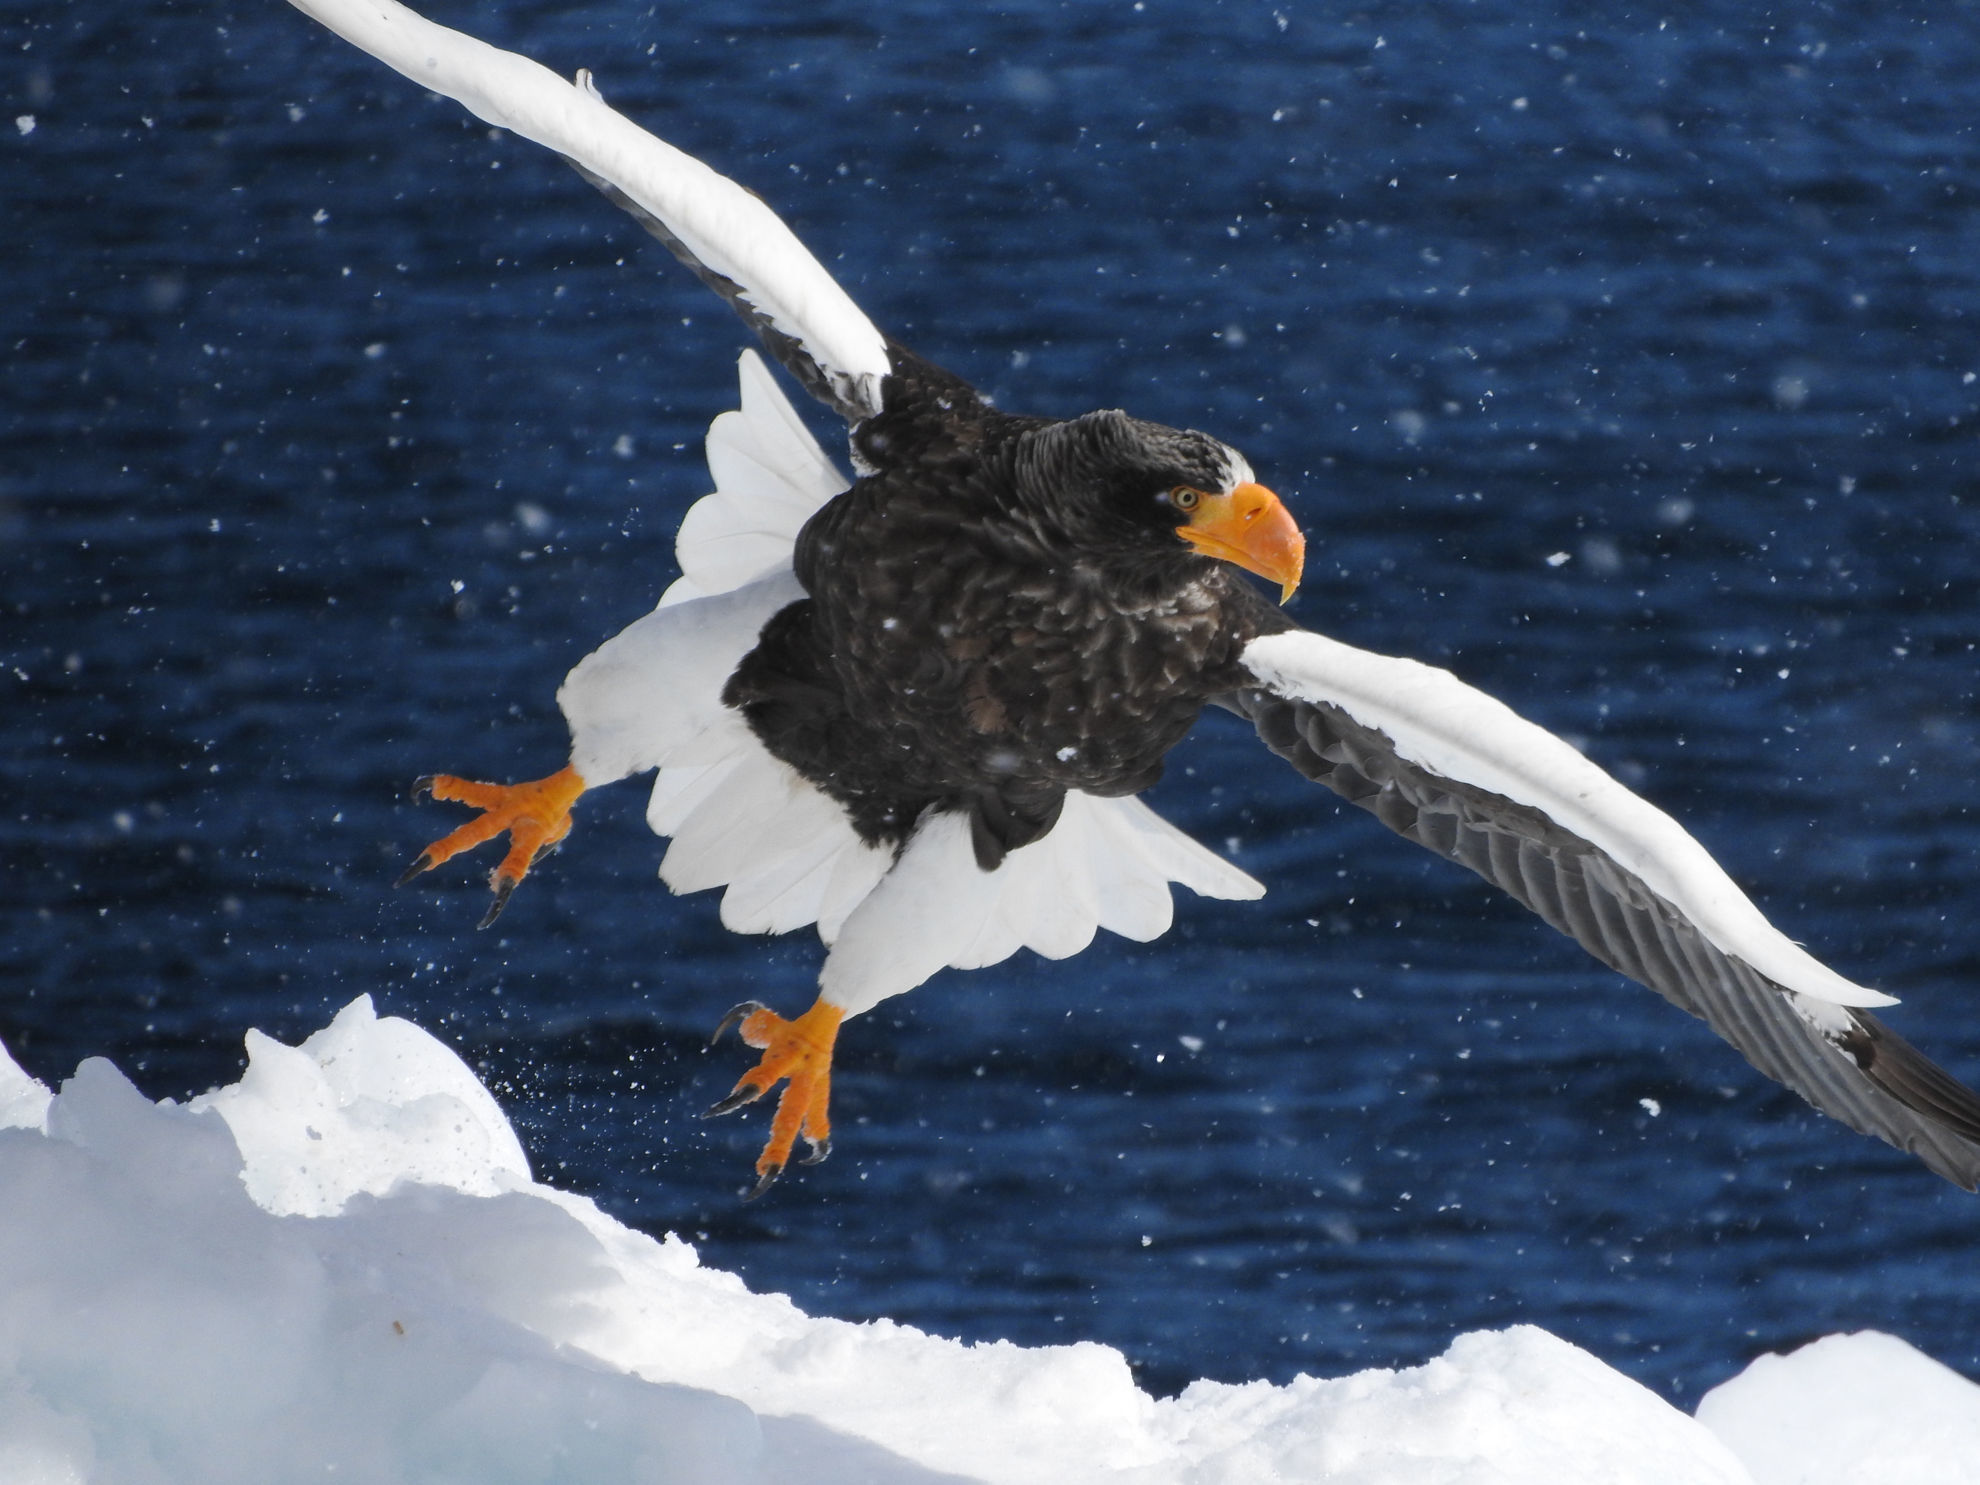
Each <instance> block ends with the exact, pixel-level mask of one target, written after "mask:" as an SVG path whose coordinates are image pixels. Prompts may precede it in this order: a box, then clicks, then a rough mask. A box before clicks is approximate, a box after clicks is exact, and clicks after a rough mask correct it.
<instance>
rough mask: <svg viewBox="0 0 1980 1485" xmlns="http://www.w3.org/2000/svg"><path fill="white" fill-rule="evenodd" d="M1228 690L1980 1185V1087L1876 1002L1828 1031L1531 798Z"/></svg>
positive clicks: (1280, 749) (1642, 968)
mask: <svg viewBox="0 0 1980 1485" xmlns="http://www.w3.org/2000/svg"><path fill="white" fill-rule="evenodd" d="M1224 701H1225V704H1226V705H1227V706H1229V707H1230V708H1231V709H1232V710H1234V711H1237V712H1239V713H1240V714H1241V715H1243V716H1245V717H1247V718H1249V719H1250V720H1251V722H1252V723H1253V724H1254V725H1255V726H1256V727H1257V728H1258V732H1259V736H1260V737H1261V738H1262V739H1263V740H1264V742H1265V744H1266V746H1267V747H1269V748H1271V750H1272V751H1273V752H1275V753H1277V754H1278V755H1279V756H1280V757H1282V758H1284V759H1286V760H1287V761H1288V762H1289V763H1291V764H1292V765H1293V767H1295V768H1297V769H1298V770H1299V771H1300V772H1301V773H1303V774H1305V775H1306V777H1308V778H1309V779H1312V780H1314V781H1315V782H1316V783H1321V784H1325V785H1326V786H1327V787H1328V788H1330V789H1332V790H1333V791H1334V792H1335V793H1337V794H1339V795H1340V796H1341V797H1342V798H1344V799H1346V800H1348V801H1349V802H1350V803H1352V804H1355V805H1358V806H1360V807H1361V808H1362V809H1365V810H1367V811H1368V812H1369V813H1371V814H1373V815H1374V816H1375V817H1376V818H1377V819H1379V820H1380V821H1382V823H1383V824H1385V825H1387V826H1388V827H1389V828H1390V829H1391V830H1394V831H1395V832H1396V833H1397V834H1399V835H1402V836H1404V837H1406V838H1408V839H1410V840H1413V841H1415V842H1417V843H1418V844H1419V845H1422V846H1425V847H1428V848H1429V849H1430V850H1432V851H1435V852H1436V853H1437V854H1438V855H1440V856H1443V857H1445V858H1446V859H1448V860H1451V861H1455V862H1457V863H1459V864H1460V865H1462V866H1467V867H1469V868H1470V869H1471V870H1472V871H1474V872H1476V873H1477V874H1478V875H1479V876H1481V877H1483V878H1484V879H1485V880H1486V881H1488V882H1490V883H1492V884H1493V885H1494V886H1496V887H1499V888H1501V889H1502V890H1504V891H1506V892H1508V893H1510V894H1511V895H1512V896H1513V897H1515V898H1517V899H1518V900H1519V901H1520V902H1521V903H1523V904H1524V905H1525V906H1527V907H1528V908H1531V909H1532V910H1533V911H1534V912H1535V913H1538V914H1539V915H1540V916H1541V917H1542V918H1544V919H1545V920H1546V921H1547V922H1548V923H1550V924H1551V925H1552V926H1553V927H1555V928H1557V929H1559V930H1560V931H1561V932H1562V933H1565V934H1567V935H1568V936H1569V937H1570V938H1572V939H1574V940H1575V941H1576V942H1577V943H1579V944H1580V945H1581V946H1582V947H1583V948H1585V949H1587V950H1588V951H1589V952H1590V953H1591V954H1593V955H1594V956H1595V957H1596V958H1597V959H1600V960H1601V961H1602V962H1603V963H1604V964H1607V965H1609V966H1610V967H1611V968H1613V969H1616V970H1618V971H1620V972H1621V973H1623V974H1625V975H1628V976H1629V977H1630V978H1631V979H1634V980H1637V981H1640V982H1641V983H1643V984H1645V985H1648V986H1649V987H1650V988H1651V989H1653V990H1655V991H1657V993H1658V994H1660V995H1662V996H1663V997H1664V998H1665V999H1667V1000H1669V1001H1671V1002H1672V1003H1673V1004H1674V1005H1677V1006H1679V1007H1681V1008H1682V1009H1684V1010H1686V1011H1689V1012H1690V1013H1691V1014H1692V1015H1694V1016H1697V1017H1699V1018H1700V1019H1702V1020H1703V1021H1705V1022H1706V1023H1707V1024H1708V1025H1710V1026H1711V1028H1712V1029H1713V1030H1714V1031H1716V1032H1718V1033H1719V1035H1720V1036H1722V1037H1724V1038H1725V1039H1726V1040H1727V1041H1729V1042H1731V1043H1732V1045H1733V1046H1734V1047H1736V1048H1738V1049H1739V1051H1740V1052H1741V1053H1743V1054H1744V1055H1745V1057H1746V1058H1747V1060H1748V1061H1750V1062H1751V1063H1752V1064H1753V1065H1754V1066H1755V1067H1757V1068H1759V1069H1760V1071H1761V1072H1763V1073H1765V1074H1767V1076H1768V1077H1770V1078H1774V1079H1776V1080H1777V1081H1779V1082H1781V1083H1785V1084H1786V1085H1787V1086H1788V1087H1790V1088H1792V1089H1794V1090H1795V1092H1797V1093H1799V1094H1800V1095H1801V1096H1802V1097H1803V1098H1806V1099H1807V1100H1808V1101H1809V1102H1810V1103H1812V1104H1814V1105H1815V1107H1817V1108H1818V1109H1821V1110H1822V1111H1823V1112H1825V1113H1827V1114H1830V1115H1832V1116H1833V1117H1835V1118H1837V1119H1840V1120H1841V1121H1842V1122H1843V1123H1845V1124H1847V1125H1849V1126H1850V1127H1851V1128H1852V1129H1855V1130H1858V1131H1859V1132H1861V1133H1864V1134H1872V1135H1875V1136H1877V1137H1878V1138H1879V1139H1882V1140H1885V1141H1887V1142H1888V1143H1890V1144H1892V1145H1895V1146H1896V1147H1897V1148H1899V1149H1901V1150H1906V1151H1909V1152H1910V1153H1911V1154H1913V1155H1916V1156H1917V1157H1918V1158H1919V1159H1920V1160H1922V1161H1924V1162H1925V1164H1926V1165H1928V1166H1929V1167H1931V1168H1932V1169H1933V1170H1934V1171H1936V1172H1938V1173H1939V1174H1940V1175H1942V1176H1944V1177H1945V1178H1946V1179H1947V1180H1949V1181H1952V1182H1954V1183H1956V1184H1957V1185H1960V1186H1963V1187H1965V1188H1966V1189H1967V1190H1969V1191H1972V1190H1975V1189H1976V1188H1980V1097H1977V1096H1976V1095H1975V1094H1974V1093H1973V1091H1972V1090H1970V1089H1968V1088H1967V1087H1965V1086H1964V1085H1963V1084H1961V1083H1960V1082H1958V1081H1957V1080H1956V1079H1954V1078H1953V1077H1952V1076H1951V1075H1949V1074H1948V1073H1946V1072H1945V1071H1944V1070H1943V1069H1941V1068H1939V1067H1938V1066H1936V1065H1935V1064H1934V1063H1932V1062H1931V1061H1930V1060H1929V1059H1927V1058H1926V1057H1925V1056H1924V1055H1923V1054H1921V1053H1920V1052H1918V1051H1917V1050H1916V1049H1915V1048H1914V1047H1912V1046H1911V1044H1910V1043H1908V1042H1906V1041H1905V1040H1904V1039H1903V1038H1902V1037H1900V1036H1898V1035H1897V1033H1895V1032H1894V1031H1892V1030H1891V1029H1890V1028H1889V1027H1887V1026H1885V1025H1884V1024H1883V1023H1882V1022H1881V1021H1879V1020H1877V1018H1876V1017H1875V1016H1872V1015H1871V1014H1869V1013H1868V1012H1867V1011H1863V1010H1859V1009H1852V1008H1843V1007H1837V1008H1835V1011H1836V1012H1840V1013H1841V1014H1842V1015H1843V1016H1846V1017H1847V1021H1848V1029H1847V1030H1846V1031H1844V1032H1842V1033H1841V1034H1840V1035H1835V1036H1832V1035H1830V1034H1828V1033H1825V1032H1824V1031H1823V1030H1822V1029H1820V1028H1819V1027H1817V1026H1816V1025H1814V1024H1813V1023H1812V1022H1811V1021H1810V1020H1809V1019H1808V1018H1807V1017H1805V1016H1803V1015H1802V1014H1801V1013H1800V1012H1799V1011H1798V1010H1796V1008H1795V1002H1794V999H1793V998H1792V994H1791V992H1789V991H1788V990H1786V989H1784V988H1783V987H1782V986H1780V985H1778V984H1776V983H1775V982H1774V981H1772V980H1770V979H1768V978H1767V977H1766V976H1764V975H1762V974H1760V973H1759V972H1758V971H1757V970H1755V969H1754V968H1753V967H1752V966H1750V965H1748V964H1745V963H1743V962H1742V961H1741V960H1739V959H1737V958H1735V957H1734V956H1732V955H1729V954H1727V953H1725V952H1723V951H1722V950H1720V949H1719V948H1717V947H1716V946H1714V945H1713V944H1712V943H1710V942H1709V941H1708V940H1707V939H1706V938H1705V937H1704V935H1703V934H1701V933H1700V932H1699V931H1698V930H1697V929H1696V928H1695V927H1694V926H1693V925H1692V924H1691V922H1690V921H1689V919H1687V918H1686V917H1685V916H1684V914H1682V913H1680V912H1679V911H1678V910H1677V909H1676V908H1674V907H1673V906H1672V905H1671V904H1670V903H1668V902H1666V901H1665V900H1664V899H1663V898H1661V897H1660V896H1658V895H1657V894H1656V893H1654V892H1652V891H1651V890H1650V889H1649V888H1648V887H1646V886H1645V885H1644V884H1643V882H1642V881H1641V880H1639V879H1638V878H1637V877H1636V876H1634V875H1633V874H1631V873H1630V872H1629V871H1627V870H1625V869H1624V868H1623V867H1622V866H1621V865H1619V864H1618V863H1617V862H1616V861H1615V860H1614V859H1613V858H1612V857H1610V856H1609V855H1607V854H1606V853H1604V852H1602V851H1600V850H1598V849H1597V848H1596V847H1594V846H1593V845H1590V844H1589V843H1588V842H1587V841H1585V840H1583V839H1581V838H1580V837H1579V836H1577V835H1575V834H1573V833H1572V832H1571V831H1568V830H1566V829H1564V828H1562V827H1561V826H1560V825H1559V824H1558V823H1557V822H1555V821H1554V820H1552V819H1550V818H1549V817H1548V816H1547V815H1546V814H1544V813H1543V812H1542V811H1540V810H1538V809H1535V808H1533V807H1531V806H1528V805H1522V804H1517V803H1515V802H1513V801H1511V800H1508V799H1505V798H1503V797H1501V796H1499V795H1496V794H1493V793H1490V792H1489V791H1487V790H1484V789H1480V788H1476V787H1474V786H1471V785H1467V784H1462V783H1458V782H1455V781H1453V780H1450V779H1446V778H1441V777H1439V776H1437V775H1436V774H1434V773H1432V772H1430V771H1429V770H1427V769H1425V768H1423V767H1421V766H1420V765H1417V764H1414V763H1410V762H1408V761H1406V760H1404V759H1402V758H1400V757H1398V756H1397V754H1396V752H1395V750H1394V748H1393V747H1392V746H1391V745H1390V744H1389V741H1388V739H1387V738H1385V737H1384V736H1383V735H1382V734H1381V733H1380V732H1377V731H1375V730H1374V729H1373V728H1370V727H1366V726H1363V725H1362V724H1360V723H1358V722H1356V721H1355V720H1354V719H1353V718H1351V717H1349V716H1348V715H1347V714H1346V713H1345V712H1344V711H1341V710H1340V709H1339V708H1336V707H1331V706H1327V705H1325V704H1322V703H1315V702H1310V701H1301V700H1291V699H1288V698H1285V697H1281V696H1277V695H1274V694H1272V693H1270V692H1267V691H1263V690H1248V691H1244V692H1240V693H1237V694H1235V695H1233V696H1231V697H1227V698H1224ZM1832 1014H1834V1012H1832Z"/></svg>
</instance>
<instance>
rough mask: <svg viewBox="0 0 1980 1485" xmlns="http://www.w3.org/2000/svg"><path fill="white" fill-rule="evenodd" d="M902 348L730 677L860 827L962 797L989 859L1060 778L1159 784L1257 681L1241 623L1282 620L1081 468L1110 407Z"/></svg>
mask: <svg viewBox="0 0 1980 1485" xmlns="http://www.w3.org/2000/svg"><path fill="white" fill-rule="evenodd" d="M896 362H897V364H899V365H901V366H902V370H901V372H900V373H899V374H897V375H896V376H894V377H891V378H889V380H888V384H887V389H886V402H887V409H888V410H887V412H886V413H884V414H882V415H881V416H880V417H878V418H874V419H871V420H869V421H868V422H866V423H864V424H862V425H861V426H860V428H859V430H858V431H857V433H856V434H855V436H854V448H855V450H856V452H857V453H858V455H859V457H860V459H861V462H862V463H863V464H864V465H866V466H867V468H868V471H869V472H867V473H865V474H864V475H863V476H862V477H861V478H860V479H859V480H858V481H856V482H855V483H854V485H853V486H852V488H851V489H849V490H847V491H846V492H845V493H844V494H842V495H840V496H838V497H837V498H836V499H834V500H833V501H831V502H830V503H829V504H828V505H826V506H825V507H824V508H823V509H822V510H820V511H819V513H818V514H817V515H816V516H814V517H813V518H812V520H811V522H810V523H809V525H807V526H806V528H805V530H804V533H803V535H802V537H801V538H800V540H799V542H798V549H797V556H796V568H797V575H798V580H799V581H800V582H801V583H802V584H803V586H804V589H805V591H806V592H807V593H808V594H809V595H810V596H809V598H807V599H806V600H804V601H802V602H799V603H796V604H793V605H791V606H790V607H789V608H786V609H785V610H784V611H782V612H781V613H779V614H778V615H776V617H775V618H773V619H772V620H771V622H770V623H769V624H768V625H767V626H766V627H765V629H764V631H763V634H762V637H761V639H760V641H759V643H758V645H757V647H756V649H755V650H754V651H752V652H751V653H750V654H749V655H748V656H747V657H746V658H745V659H744V660H743V662H742V664H741V665H740V666H739V667H738V668H737V671H736V674H735V676H734V677H733V678H732V679H731V681H730V683H729V686H728V689H727V692H726V693H725V697H724V699H725V700H726V701H728V703H729V704H730V705H732V706H736V707H739V708H740V709H741V710H742V711H743V713H744V715H745V716H746V717H747V718H748V719H749V721H750V723H751V725H752V727H753V728H754V730H755V731H756V733H757V735H758V736H759V737H760V738H762V740H763V742H764V743H765V745H766V746H767V747H768V748H769V749H770V751H771V752H773V753H774V754H776V755H777V756H778V757H779V758H782V759H783V760H784V761H785V762H787V763H789V764H790V765H791V766H792V767H794V768H795V769H797V771H798V772H799V773H800V774H802V775H803V776H804V777H805V778H806V779H808V780H810V781H811V782H812V783H814V784H816V785H817V786H818V787H819V788H820V789H822V790H824V791H825V792H826V793H827V794H829V795H831V796H832V797H833V798H834V799H836V800H837V801H838V802H839V803H840V804H841V805H843V806H844V807H845V809H846V810H847V812H848V814H849V815H850V817H851V819H852V822H853V825H854V827H855V829H857V830H858V831H859V833H860V834H861V836H863V837H864V838H865V839H867V840H868V841H871V842H874V843H878V844H898V843H899V842H901V841H902V840H903V839H905V837H906V836H907V834H908V833H909V831H911V830H912V828H913V826H914V823H915V821H916V820H917V819H919V818H920V816H921V814H922V812H923V811H924V810H925V809H927V808H928V807H929V806H931V805H939V806H941V807H944V808H950V809H959V810H965V811H967V812H968V813H969V814H970V817H971V821H972V833H973V837H974V840H975V844H976V854H977V860H978V862H979V863H980V864H981V865H982V866H983V867H984V868H985V869H986V870H988V869H991V868H994V867H995V866H996V865H997V863H998V862H999V861H1001V860H1002V859H1003V856H1004V854H1005V853H1006V852H1007V851H1011V850H1015V849H1016V848H1017V847H1019V846H1022V845H1025V844H1027V843H1029V842H1030V841H1033V840H1036V839H1037V838H1038V837H1040V836H1042V835H1043V834H1044V833H1045V832H1046V831H1047V830H1049V829H1050V828H1051V826H1052V823H1053V822H1054V821H1055V820H1056V819H1057V818H1058V814H1059V808H1060V804H1061V803H1062V801H1063V800H1064V797H1065V792H1066V790H1068V789H1080V790H1084V791H1086V792H1088V793H1092V794H1101V795H1118V794H1130V793H1134V792H1136V791H1138V790H1141V789H1145V788H1147V787H1148V786H1149V785H1151V784H1153V783H1154V782H1155V780H1156V779H1157V778H1159V777H1160V776H1161V772H1162V759H1163V756H1164V755H1165V754H1166V753H1167V752H1168V751H1169V749H1170V748H1172V747H1174V746H1175V745H1176V743H1177V742H1178V741H1180V740H1181V738H1182V736H1183V734H1184V733H1186V732H1187V731H1188V730H1189V728H1190V726H1191V724H1192V723H1194V721H1195V720H1196V717H1197V715H1198V713H1199V712H1200V711H1201V710H1202V708H1203V706H1204V704H1205V703H1206V702H1207V701H1209V700H1210V699H1211V698H1212V697H1215V696H1218V695H1220V694H1223V693H1226V692H1229V691H1232V690H1234V689H1237V688H1238V687H1241V686H1244V685H1247V684H1250V677H1249V676H1248V675H1247V674H1246V673H1244V672H1243V671H1241V670H1240V669H1239V668H1238V664H1237V662H1238V656H1239V654H1240V652H1241V651H1242V650H1243V648H1244V646H1245V645H1246V644H1247V643H1249V642H1250V641H1251V640H1252V639H1253V638H1255V637H1256V636H1257V635H1259V634H1261V633H1266V632H1271V631H1274V630H1278V629H1283V628H1285V627H1286V624H1285V622H1284V621H1283V620H1282V619H1280V618H1279V616H1278V613H1277V610H1276V609H1274V608H1273V607H1272V606H1271V604H1270V603H1268V602H1267V601H1266V600H1265V599H1264V598H1262V597H1261V596H1260V595H1259V594H1258V593H1257V591H1256V590H1255V589H1254V588H1252V586H1251V585H1250V584H1249V582H1247V580H1246V579H1245V578H1243V577H1242V576H1241V575H1239V574H1238V572H1237V571H1236V570H1235V569H1234V568H1232V567H1230V566H1229V565H1228V564H1226V563H1222V562H1216V561H1212V560H1210V559H1208V558H1205V557H1202V556H1200V555H1198V554H1197V553H1195V552H1193V551H1192V550H1191V549H1190V548H1189V547H1188V546H1186V545H1185V544H1184V543H1182V542H1181V541H1180V540H1178V539H1177V538H1176V537H1175V536H1174V534H1173V531H1172V530H1170V531H1166V532H1164V531H1160V530H1154V531H1150V530H1145V529H1143V527H1142V526H1141V525H1140V524H1138V523H1133V522H1123V521H1120V520H1118V519H1115V518H1114V517H1113V516H1112V514H1111V513H1110V509H1109V507H1108V505H1107V502H1106V499H1105V492H1104V491H1099V490H1095V489H1090V488H1088V487H1087V486H1088V485H1089V484H1090V483H1091V480H1092V472H1091V469H1090V467H1089V466H1094V465H1099V464H1102V463H1105V462H1106V458H1107V456H1110V455H1112V454H1113V453H1114V452H1115V450H1113V449H1112V448H1111V447H1103V448H1099V449H1097V450H1096V449H1094V448H1092V447H1091V445H1093V444H1094V442H1095V441H1096V440H1098V441H1099V442H1101V443H1102V444H1105V443H1107V441H1108V439H1109V438H1110V436H1111V430H1114V429H1116V428H1117V427H1118V425H1117V424H1116V423H1114V422H1111V421H1108V420H1107V418H1108V415H1100V417H1101V421H1099V422H1097V423H1096V422H1094V421H1093V420H1089V419H1082V420H1079V422H1077V423H1056V422H1051V421H1048V420H1044V419H1037V418H1019V417H1013V416H1010V415H1009V414H1005V413H1000V412H998V411H997V410H995V409H994V408H992V407H990V406H989V405H988V404H986V403H984V402H983V401H982V400H981V399H980V398H979V397H978V396H977V394H976V393H975V392H974V391H973V390H971V389H970V388H969V387H968V386H967V385H966V384H965V383H963V382H961V381H959V380H957V379H956V378H954V377H952V376H950V375H949V374H948V373H946V372H943V371H941V370H939V369H938V368H935V367H932V366H929V365H927V363H925V362H920V361H918V360H914V359H912V358H910V357H908V356H907V355H906V353H904V352H899V351H897V352H896ZM1112 416H1113V417H1114V418H1118V416H1119V415H1112ZM1130 421H1131V420H1126V419H1121V420H1120V423H1123V424H1125V423H1129V422H1130ZM1146 426H1148V425H1133V427H1134V428H1136V429H1138V428H1142V427H1146ZM1178 437H1183V436H1181V435H1178ZM1188 437H1196V436H1195V435H1190V436H1188ZM1204 442H1205V443H1206V444H1208V442H1209V441H1208V440H1204ZM1165 452H1166V451H1165ZM1190 473H1192V471H1188V470H1184V471H1182V472H1178V473H1167V472H1165V471H1162V470H1159V469H1156V468H1152V467H1151V468H1150V469H1149V470H1147V471H1143V472H1142V473H1141V474H1140V477H1141V478H1142V479H1144V481H1146V482H1154V481H1158V480H1160V479H1163V478H1169V479H1177V478H1183V477H1185V475H1187V474H1190ZM1194 477H1195V478H1197V479H1199V480H1206V482H1207V476H1205V475H1203V474H1201V473H1196V474H1195V476H1194Z"/></svg>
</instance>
